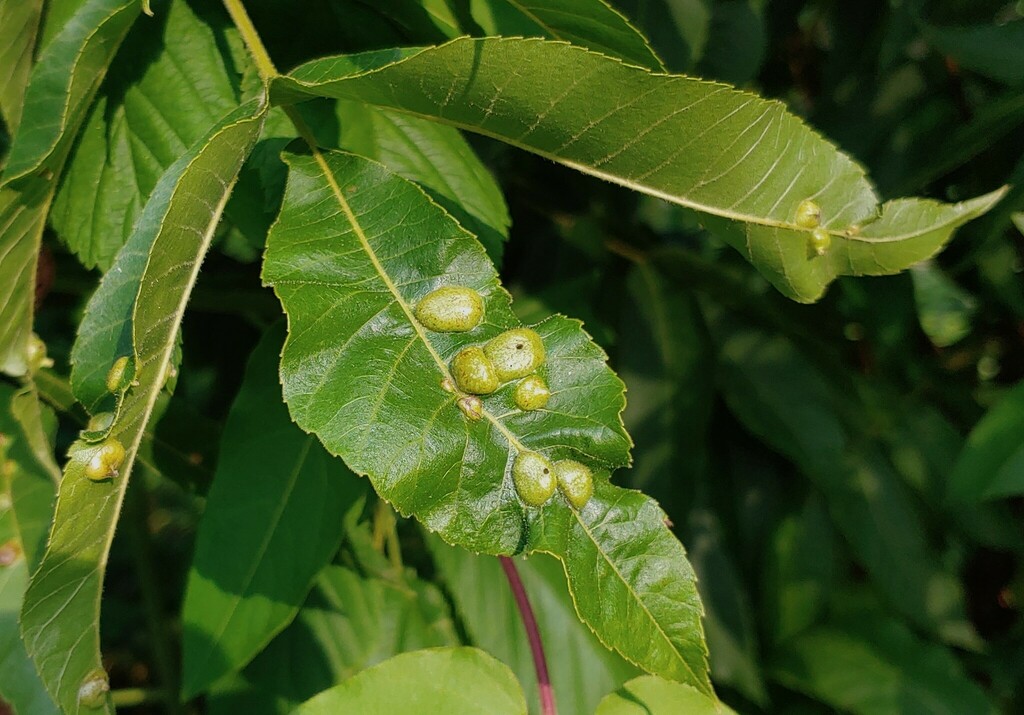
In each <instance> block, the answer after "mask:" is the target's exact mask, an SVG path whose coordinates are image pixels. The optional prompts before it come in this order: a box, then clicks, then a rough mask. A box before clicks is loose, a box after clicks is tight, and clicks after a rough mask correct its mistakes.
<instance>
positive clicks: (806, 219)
mask: <svg viewBox="0 0 1024 715" xmlns="http://www.w3.org/2000/svg"><path fill="white" fill-rule="evenodd" d="M796 225H797V226H799V227H800V228H817V227H818V226H820V225H821V207H820V206H818V204H816V203H814V202H813V201H811V200H810V199H804V200H803V201H801V202H800V205H799V206H797V207H796Z"/></svg>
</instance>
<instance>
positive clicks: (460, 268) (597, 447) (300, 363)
mask: <svg viewBox="0 0 1024 715" xmlns="http://www.w3.org/2000/svg"><path fill="white" fill-rule="evenodd" d="M284 159H285V162H286V163H287V164H288V166H289V177H288V185H287V189H286V192H285V198H284V202H283V205H282V209H281V214H280V216H279V218H278V221H277V223H276V224H275V225H274V227H273V229H272V230H271V232H270V235H269V237H268V242H267V253H266V258H265V263H264V268H263V278H264V281H265V282H266V283H267V284H269V285H272V286H273V287H274V290H275V292H276V293H277V295H278V297H279V298H280V299H281V302H282V304H283V305H284V309H285V312H286V313H287V315H288V322H289V336H288V339H287V341H286V343H285V348H284V352H283V354H282V358H281V382H282V385H283V388H284V397H285V401H286V402H287V403H288V406H289V409H290V411H291V414H292V417H293V418H294V419H295V421H296V422H297V423H298V424H299V426H300V427H302V428H303V429H305V430H307V431H310V432H313V433H315V434H316V435H317V436H318V437H319V438H320V440H321V441H322V442H323V444H324V446H326V447H327V449H328V451H330V452H332V453H334V454H337V455H340V456H341V457H343V458H344V459H345V461H346V462H347V463H348V465H349V467H350V468H351V469H352V470H353V471H355V472H356V473H358V474H365V475H368V476H369V478H370V480H371V481H372V483H373V485H374V487H375V488H376V490H377V492H378V493H379V494H380V495H381V496H382V497H383V498H385V499H386V500H388V501H389V502H391V503H392V504H393V505H394V506H395V507H396V508H397V509H398V510H399V511H400V512H402V513H403V514H406V515H413V516H415V517H416V518H418V519H419V520H420V521H421V522H422V523H423V524H425V525H426V526H427V527H428V528H429V529H431V530H433V531H436V532H438V533H439V534H440V535H441V536H442V538H444V539H445V540H446V541H448V542H449V543H452V544H456V545H459V546H463V547H465V548H468V549H470V550H472V551H476V552H483V553H489V554H516V553H524V552H530V551H538V550H539V551H546V552H550V553H552V554H554V555H555V556H557V557H558V558H559V559H560V560H561V561H562V563H563V565H564V568H565V570H566V574H567V576H568V580H569V586H570V590H571V591H572V593H574V594H575V595H576V598H575V601H576V607H577V610H578V613H579V615H580V616H581V617H582V618H583V620H584V621H585V622H586V623H588V625H590V627H591V628H592V629H594V631H595V632H596V633H597V635H598V637H599V638H601V640H602V641H603V642H604V643H605V645H607V646H609V647H613V648H615V649H616V650H618V651H619V652H620V653H621V654H622V655H623V656H625V657H626V658H627V659H629V660H631V661H633V662H634V663H637V664H639V665H641V666H642V667H643V668H645V669H647V670H649V671H651V672H655V673H658V674H661V675H663V676H664V677H667V678H671V679H675V680H681V681H684V682H689V683H691V684H693V685H694V686H695V687H697V688H699V689H701V690H703V691H704V692H708V693H710V692H711V685H710V682H709V680H708V676H707V669H706V648H705V645H704V636H703V632H702V628H701V623H700V614H701V606H700V601H699V598H698V596H697V592H696V587H695V583H694V576H693V571H692V569H691V568H690V565H689V563H688V562H687V560H686V555H685V552H684V550H683V547H682V545H681V544H680V543H679V542H678V541H677V540H676V539H675V537H674V536H673V535H672V534H671V532H669V530H668V529H667V528H666V526H665V523H664V519H665V515H664V512H662V510H661V509H660V507H658V505H657V504H656V503H655V502H654V501H653V500H651V499H649V498H648V497H646V496H644V495H642V494H640V493H638V492H633V491H629V490H625V489H621V488H619V487H616V486H613V485H612V484H611V483H610V482H609V473H610V471H611V470H613V469H615V468H617V467H623V466H626V465H628V464H629V461H630V455H629V450H630V446H631V443H630V440H629V436H628V435H627V434H626V432H625V430H624V428H623V426H622V421H621V419H620V413H621V412H622V409H623V407H624V405H625V395H624V386H623V383H622V381H621V380H619V378H618V377H616V376H615V374H614V373H613V372H612V371H611V370H610V369H609V368H608V366H607V364H606V362H605V360H606V356H605V354H604V352H603V351H602V350H601V349H600V348H599V347H598V346H597V345H595V344H594V343H593V342H592V341H591V339H590V337H589V336H588V335H587V334H586V332H584V330H583V328H582V326H581V324H580V323H579V322H578V321H574V320H570V319H567V318H564V317H561V316H555V317H552V318H549V319H548V320H545V321H543V322H541V323H540V324H538V325H535V326H532V327H533V329H534V330H536V331H537V333H538V335H539V336H540V339H541V340H542V341H543V345H544V349H545V354H546V357H545V360H544V362H543V364H542V365H541V366H540V368H539V369H538V371H537V372H538V374H539V375H540V376H541V377H543V378H544V380H545V381H546V383H547V384H548V386H549V388H550V391H551V397H550V401H549V402H548V404H547V405H546V406H545V407H544V408H543V409H539V410H533V411H523V410H520V409H518V408H517V407H516V405H515V402H514V392H515V387H516V382H515V381H510V382H506V383H504V384H503V385H501V386H500V387H499V388H498V389H497V390H496V391H495V392H493V393H491V394H488V395H482V396H480V397H479V398H477V399H479V400H480V403H481V415H480V419H469V418H468V417H467V416H466V415H464V414H463V411H462V410H461V409H459V406H458V402H459V400H460V399H463V397H464V395H462V394H461V393H459V391H457V390H456V391H451V389H450V388H451V386H452V385H453V384H454V382H453V380H452V375H451V372H450V367H449V366H450V363H451V360H452V358H453V357H454V356H455V355H456V354H457V353H458V352H459V351H460V350H462V349H463V348H465V347H467V346H482V345H484V344H486V343H487V341H489V340H490V339H492V338H494V337H495V336H497V335H499V334H501V333H502V332H504V331H506V330H510V329H514V328H521V327H522V326H521V325H520V324H519V322H518V321H517V320H516V318H515V317H514V315H513V313H512V310H511V307H510V298H509V295H508V294H507V293H506V292H505V291H504V289H503V288H502V287H501V286H500V285H499V283H498V279H497V275H496V273H495V270H494V267H493V265H492V264H491V263H490V261H489V260H488V258H487V255H486V253H485V252H484V249H483V247H482V246H481V245H480V243H479V242H478V241H477V240H476V238H475V237H473V236H472V235H471V234H469V233H467V232H466V231H465V230H464V229H462V227H461V226H459V224H458V223H457V222H456V221H454V220H453V219H452V218H451V217H450V216H449V215H448V214H447V213H445V211H444V210H443V209H441V208H440V207H439V206H438V205H437V204H435V203H434V202H433V201H431V200H430V198H429V197H428V196H427V195H426V194H425V193H424V192H423V191H422V190H421V189H419V188H418V187H417V186H416V185H415V184H412V183H411V182H409V181H406V180H405V179H402V178H401V177H399V176H397V175H395V174H393V173H391V172H390V171H389V170H387V169H386V168H385V167H383V166H381V165H379V164H376V163H374V162H371V161H369V160H367V159H363V158H361V157H357V156H354V155H351V154H346V153H342V152H335V151H331V152H326V153H320V152H319V151H314V152H312V153H311V152H309V151H305V150H302V149H294V150H291V151H288V152H286V153H285V155H284ZM444 285H458V286H466V287H469V288H472V289H473V290H476V291H477V292H478V293H479V294H480V295H481V296H482V297H483V299H484V302H485V304H486V310H485V317H484V319H483V321H482V322H481V323H480V325H478V326H477V327H476V328H474V329H473V330H471V331H469V332H465V333H435V332H430V331H428V330H426V329H425V328H424V327H423V326H422V325H420V324H419V323H418V322H417V321H416V320H415V317H414V306H415V304H416V302H417V300H419V299H420V298H421V297H422V296H425V295H427V294H429V293H430V292H431V291H433V290H436V289H437V288H439V287H441V286H444ZM446 387H447V388H449V389H446ZM525 451H533V452H539V453H541V454H543V455H544V456H545V457H547V458H548V459H551V460H558V459H576V460H578V461H580V462H583V463H585V464H587V465H588V466H589V467H590V468H591V469H592V470H593V471H594V477H595V482H596V485H595V493H594V496H593V498H591V499H590V501H589V502H588V503H587V504H586V506H585V508H583V509H580V510H578V511H577V510H574V509H572V508H570V506H569V505H568V503H567V502H566V501H565V499H564V497H562V496H561V495H560V494H556V495H554V496H553V498H551V499H550V500H549V501H547V502H546V503H545V504H544V505H543V507H540V508H534V507H527V506H526V505H525V504H524V503H523V501H522V500H521V499H520V498H519V497H518V496H517V494H516V489H515V485H514V483H513V476H512V465H513V463H514V461H515V458H516V455H517V454H519V453H520V452H525Z"/></svg>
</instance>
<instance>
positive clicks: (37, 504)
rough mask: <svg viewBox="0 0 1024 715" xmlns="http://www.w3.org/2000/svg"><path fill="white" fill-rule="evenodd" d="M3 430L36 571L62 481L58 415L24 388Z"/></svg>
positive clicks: (2, 421)
mask: <svg viewBox="0 0 1024 715" xmlns="http://www.w3.org/2000/svg"><path fill="white" fill-rule="evenodd" d="M4 392H6V390H4ZM2 402H4V403H6V400H3V401H2ZM0 431H2V432H3V433H5V434H6V435H7V436H8V437H9V438H10V440H11V442H10V444H8V446H7V457H8V459H10V460H12V462H13V465H14V469H15V472H14V474H13V475H12V477H11V479H10V484H9V487H10V493H11V499H12V501H13V507H12V508H13V509H14V512H15V516H16V518H17V522H18V535H19V539H20V540H21V546H22V550H23V551H24V553H25V558H26V560H27V561H28V565H29V570H30V571H34V570H35V569H36V567H37V566H39V561H40V559H42V557H43V549H44V548H45V547H46V536H47V534H48V533H49V531H50V520H51V519H52V518H53V501H54V497H55V495H56V488H57V484H58V483H59V482H60V469H59V468H58V467H57V465H56V463H55V462H54V459H53V449H54V447H53V445H54V441H55V439H56V432H57V417H56V415H55V414H54V413H53V410H51V409H50V408H49V407H46V406H44V405H43V404H42V403H40V401H39V396H38V394H36V392H35V390H34V389H33V388H32V387H24V388H22V389H21V390H19V391H17V392H16V393H14V394H13V395H11V397H10V408H9V413H8V414H3V416H2V418H0Z"/></svg>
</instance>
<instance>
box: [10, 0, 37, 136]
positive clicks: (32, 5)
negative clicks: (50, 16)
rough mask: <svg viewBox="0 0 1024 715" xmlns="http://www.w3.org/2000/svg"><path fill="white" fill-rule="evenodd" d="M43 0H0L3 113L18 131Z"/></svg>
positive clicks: (11, 130) (11, 125)
mask: <svg viewBox="0 0 1024 715" xmlns="http://www.w3.org/2000/svg"><path fill="white" fill-rule="evenodd" d="M42 12H43V0H0V67H3V68H4V72H3V74H0V116H2V117H3V120H4V123H5V124H6V125H7V131H8V132H9V133H11V134H14V133H15V132H16V131H17V129H18V124H19V123H20V122H21V106H22V102H23V101H24V99H25V87H26V86H27V85H28V76H29V71H30V70H31V69H32V55H33V52H34V50H35V46H36V34H37V32H38V31H39V18H40V16H41V15H42Z"/></svg>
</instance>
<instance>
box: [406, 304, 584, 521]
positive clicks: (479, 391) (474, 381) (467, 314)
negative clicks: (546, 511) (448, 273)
mask: <svg viewBox="0 0 1024 715" xmlns="http://www.w3.org/2000/svg"><path fill="white" fill-rule="evenodd" d="M483 316H484V302H483V298H482V297H481V296H480V294H479V293H477V292H476V291H475V290H473V289H472V288H465V287H460V286H446V287H444V288H438V289H437V290H434V291H431V292H430V293H428V294H427V295H426V296H424V297H423V298H422V299H421V300H420V301H419V303H417V304H416V319H417V320H418V321H419V322H420V323H421V324H422V325H423V326H424V327H425V328H427V329H428V330H432V331H434V332H442V333H454V332H467V331H470V330H472V329H473V328H475V327H476V326H478V325H479V324H480V321H481V320H483ZM544 358H545V354H544V341H543V340H541V337H540V335H538V334H537V331H535V330H531V329H530V328H515V329H513V330H506V331H505V332H503V333H501V334H500V335H498V336H496V337H494V338H492V339H491V340H489V341H487V343H485V344H484V345H483V347H480V346H478V345H471V346H469V347H466V348H463V349H462V350H460V351H459V352H458V353H456V355H455V357H454V358H452V362H451V373H452V380H454V384H452V383H451V382H450V381H449V380H447V379H446V380H444V381H443V382H442V386H443V387H444V389H446V390H448V391H450V392H454V391H455V389H456V388H458V390H460V391H461V392H464V393H467V394H466V396H465V397H462V398H460V399H459V401H458V405H459V408H460V409H461V410H462V412H463V413H464V414H465V415H466V416H467V417H469V418H470V419H480V418H481V417H482V416H483V405H482V403H481V402H480V398H478V397H477V395H489V394H491V393H492V392H495V391H496V390H497V389H498V388H499V387H501V386H502V385H504V384H507V383H509V382H511V381H513V380H519V383H518V384H517V385H516V387H515V390H514V391H513V393H512V398H513V400H514V401H515V403H516V406H517V407H519V409H521V410H539V409H541V408H542V407H544V406H545V405H546V404H547V403H548V399H550V397H551V391H550V390H549V389H548V386H547V384H546V383H545V382H544V379H543V378H541V377H540V376H539V375H535V374H534V373H535V372H536V371H537V369H538V368H540V366H541V365H543V364H544ZM512 482H513V484H515V487H516V492H517V493H518V494H519V498H520V499H522V500H523V501H524V502H525V503H526V504H528V505H529V506H535V507H539V506H543V505H544V504H545V503H546V502H547V501H548V500H549V499H550V498H551V497H552V496H553V495H554V493H555V490H556V489H559V490H561V492H562V494H563V495H564V496H565V498H566V500H567V501H568V502H569V503H570V504H571V505H572V506H574V507H575V508H577V509H582V508H583V506H584V505H585V504H586V503H587V502H588V501H589V500H590V497H591V496H593V494H594V477H593V474H592V473H591V471H590V469H589V468H588V467H587V466H586V465H585V464H581V463H580V462H577V461H575V460H572V459H562V460H559V461H557V462H554V463H552V462H550V461H549V460H548V459H547V457H544V456H543V455H541V454H539V453H537V452H521V453H519V454H518V455H517V456H516V458H515V461H514V462H513V463H512Z"/></svg>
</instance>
